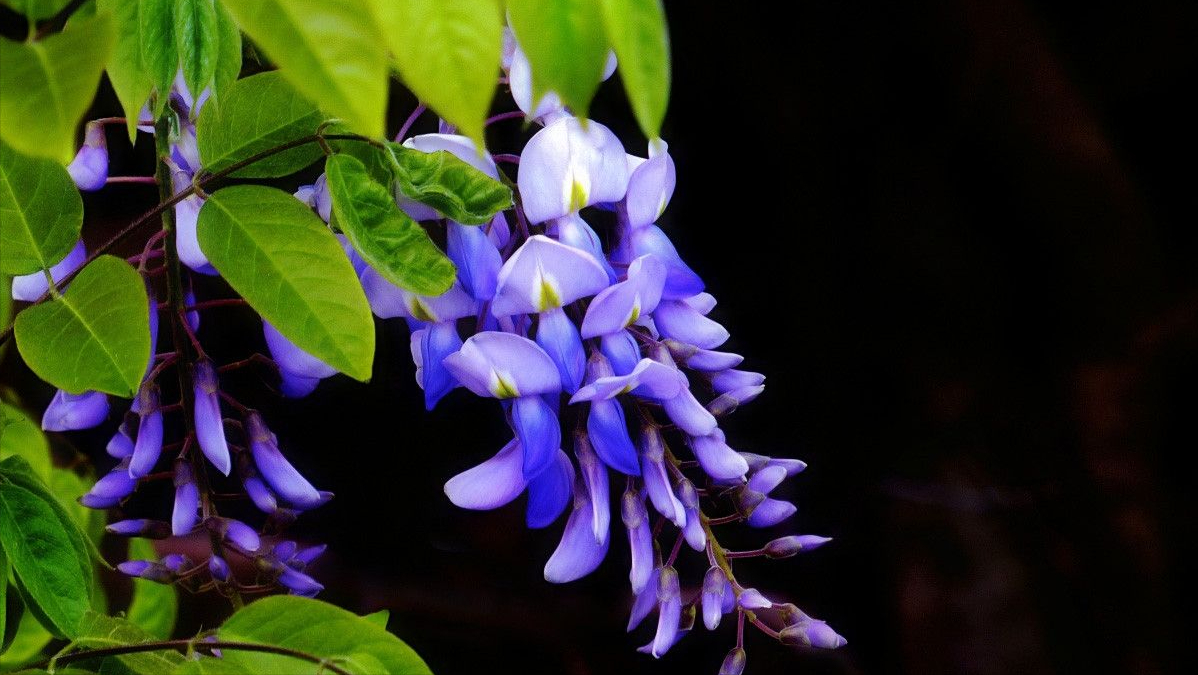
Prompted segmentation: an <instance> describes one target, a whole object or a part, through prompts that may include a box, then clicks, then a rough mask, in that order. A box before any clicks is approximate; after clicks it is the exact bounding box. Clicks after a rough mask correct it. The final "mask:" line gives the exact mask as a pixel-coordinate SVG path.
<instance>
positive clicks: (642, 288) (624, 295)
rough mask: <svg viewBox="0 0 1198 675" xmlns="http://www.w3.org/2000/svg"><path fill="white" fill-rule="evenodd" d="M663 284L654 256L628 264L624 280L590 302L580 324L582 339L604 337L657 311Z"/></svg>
mask: <svg viewBox="0 0 1198 675" xmlns="http://www.w3.org/2000/svg"><path fill="white" fill-rule="evenodd" d="M665 281H666V267H665V265H663V264H662V262H661V261H660V260H658V259H657V258H656V257H655V256H652V255H645V256H641V257H639V258H637V259H636V260H634V261H632V264H631V265H630V266H629V267H628V278H627V279H625V280H624V281H621V282H620V283H618V284H615V285H613V286H609V287H607V288H605V289H603V291H602V292H600V293H599V295H597V296H595V299H594V300H592V301H591V304H590V306H589V307H588V308H587V314H586V318H584V319H583V321H582V336H583V337H585V338H592V337H598V336H600V335H608V334H610V333H615V332H617V331H619V330H623V329H624V328H627V327H628V326H631V325H632V324H634V323H636V322H637V321H638V320H640V318H641V316H643V315H645V314H648V313H650V312H652V311H653V310H654V309H656V308H657V305H658V303H659V302H660V301H661V291H662V288H664V286H665Z"/></svg>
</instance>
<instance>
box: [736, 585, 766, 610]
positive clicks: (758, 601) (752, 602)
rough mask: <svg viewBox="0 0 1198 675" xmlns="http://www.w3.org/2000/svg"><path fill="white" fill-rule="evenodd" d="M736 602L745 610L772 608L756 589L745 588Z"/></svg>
mask: <svg viewBox="0 0 1198 675" xmlns="http://www.w3.org/2000/svg"><path fill="white" fill-rule="evenodd" d="M736 602H737V604H739V605H740V606H741V607H743V608H745V609H767V608H769V607H773V606H774V603H772V602H770V601H769V599H768V598H766V597H765V596H764V595H762V594H761V591H759V590H757V589H756V588H746V589H744V590H743V591H741V592H740V597H738V598H737V599H736Z"/></svg>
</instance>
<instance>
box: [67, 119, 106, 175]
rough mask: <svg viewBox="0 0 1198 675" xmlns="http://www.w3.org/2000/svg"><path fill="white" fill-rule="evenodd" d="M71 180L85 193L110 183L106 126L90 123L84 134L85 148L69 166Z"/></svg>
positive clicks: (80, 149) (82, 148) (80, 150)
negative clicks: (105, 134) (105, 135)
mask: <svg viewBox="0 0 1198 675" xmlns="http://www.w3.org/2000/svg"><path fill="white" fill-rule="evenodd" d="M67 173H69V174H71V180H73V181H75V185H77V186H78V187H79V189H80V190H83V191H84V192H91V191H93V190H99V189H100V188H102V187H104V184H105V183H107V182H108V139H106V138H105V137H104V125H103V124H101V123H99V122H88V123H87V127H86V130H85V131H84V132H83V147H81V148H79V152H78V153H76V154H75V159H73V160H71V163H70V164H68V165H67Z"/></svg>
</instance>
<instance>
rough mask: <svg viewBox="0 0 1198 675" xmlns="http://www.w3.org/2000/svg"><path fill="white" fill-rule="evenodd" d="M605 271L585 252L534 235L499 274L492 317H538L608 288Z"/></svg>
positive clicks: (506, 263)
mask: <svg viewBox="0 0 1198 675" xmlns="http://www.w3.org/2000/svg"><path fill="white" fill-rule="evenodd" d="M607 284H608V277H607V272H606V271H605V270H604V269H603V267H602V266H601V265H600V264H599V263H598V262H596V261H595V259H594V258H593V257H592V256H590V255H588V254H587V253H586V252H584V251H580V250H578V249H576V248H574V247H572V246H567V245H566V244H563V243H561V242H558V241H554V240H553V239H550V238H549V237H546V236H545V235H542V234H537V235H533V236H532V237H529V239H528V240H527V241H525V242H524V243H523V244H521V245H520V248H518V249H516V252H515V253H513V254H512V257H511V258H509V259H508V261H507V262H505V263H504V264H503V268H502V269H500V270H499V278H498V286H497V289H496V291H495V301H494V303H493V304H492V305H491V313H492V314H494V315H495V316H497V317H501V316H510V315H512V314H535V313H537V312H544V311H545V310H548V309H552V308H554V307H562V306H564V305H568V304H570V303H571V302H574V301H575V300H578V299H580V298H585V297H587V296H591V295H594V294H596V293H598V292H599V291H601V290H603V289H604V288H607Z"/></svg>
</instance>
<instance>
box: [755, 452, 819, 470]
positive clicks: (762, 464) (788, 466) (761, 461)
mask: <svg viewBox="0 0 1198 675" xmlns="http://www.w3.org/2000/svg"><path fill="white" fill-rule="evenodd" d="M740 454H741V457H744V458H745V461H746V462H748V463H749V470H751V471H753V472H757V471H761V470H762V469H764V468H766V467H767V466H780V467H782V468H783V469H785V471H786V475H787V476H793V475H795V474H797V473H800V472H802V471H803V470H804V469H806V468H807V462H804V461H802V460H799V459H791V458H789V457H766V456H765V455H758V454H755V453H752V452H742V453H740Z"/></svg>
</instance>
